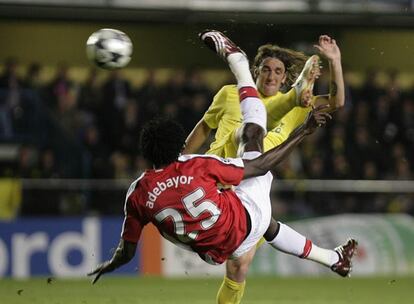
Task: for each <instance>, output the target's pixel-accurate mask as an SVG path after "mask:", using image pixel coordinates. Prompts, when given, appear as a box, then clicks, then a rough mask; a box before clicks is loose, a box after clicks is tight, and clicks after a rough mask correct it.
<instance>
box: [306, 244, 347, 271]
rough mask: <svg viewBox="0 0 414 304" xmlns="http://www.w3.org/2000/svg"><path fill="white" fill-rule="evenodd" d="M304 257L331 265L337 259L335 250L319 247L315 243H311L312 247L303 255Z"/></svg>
mask: <svg viewBox="0 0 414 304" xmlns="http://www.w3.org/2000/svg"><path fill="white" fill-rule="evenodd" d="M305 259H307V260H311V261H315V262H318V263H320V264H322V265H325V266H328V267H331V266H332V265H333V264H335V263H336V262H338V261H339V256H338V254H337V253H336V251H335V250H332V249H325V248H321V247H318V246H316V245H315V244H312V249H311V251H310V252H309V254H308V256H307V257H305Z"/></svg>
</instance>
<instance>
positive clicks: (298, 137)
mask: <svg viewBox="0 0 414 304" xmlns="http://www.w3.org/2000/svg"><path fill="white" fill-rule="evenodd" d="M328 107H329V105H321V106H318V107H317V108H314V109H313V110H312V111H311V112H310V113H309V114H308V117H307V118H306V120H305V122H304V123H303V124H302V125H301V126H299V127H298V128H296V129H295V130H294V131H293V132H292V134H291V135H290V136H289V138H288V139H287V140H286V141H285V142H283V143H282V144H281V145H279V146H277V147H275V148H273V149H271V150H269V151H267V152H266V153H264V154H262V155H261V156H259V157H258V158H255V159H252V160H243V162H244V176H243V179H246V178H250V177H254V176H260V175H264V174H266V173H267V172H268V171H270V170H272V169H274V168H275V167H276V166H277V165H278V164H279V163H281V162H282V161H283V160H284V159H286V158H287V156H288V155H289V154H290V152H291V151H292V150H293V148H294V147H296V146H297V145H298V144H299V143H300V142H301V141H302V140H303V139H304V138H305V137H306V136H307V135H309V134H312V133H313V132H315V130H316V129H317V128H318V127H321V126H323V125H325V124H326V121H327V120H329V119H331V115H329V114H328V113H326V112H324V111H326V109H327V108H328Z"/></svg>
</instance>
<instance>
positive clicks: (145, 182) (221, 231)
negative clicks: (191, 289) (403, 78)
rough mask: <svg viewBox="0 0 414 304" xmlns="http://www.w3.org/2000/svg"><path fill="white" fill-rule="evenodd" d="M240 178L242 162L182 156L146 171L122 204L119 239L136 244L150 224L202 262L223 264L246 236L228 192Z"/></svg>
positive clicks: (231, 193) (242, 216) (237, 201)
mask: <svg viewBox="0 0 414 304" xmlns="http://www.w3.org/2000/svg"><path fill="white" fill-rule="evenodd" d="M243 172H244V165H243V161H242V160H241V159H240V158H236V159H231V158H228V159H222V158H219V157H217V156H212V155H208V156H207V155H184V156H180V157H179V159H178V161H176V162H174V163H172V164H170V165H169V166H167V167H165V168H163V169H158V170H147V171H146V172H145V173H143V174H142V175H141V176H140V177H139V178H138V179H137V180H136V181H134V182H133V183H132V184H131V186H130V188H129V190H128V194H127V198H126V202H125V220H124V226H123V230H122V238H123V239H124V240H126V241H129V242H134V243H135V242H138V240H139V238H140V235H141V230H142V228H143V227H144V226H145V225H146V224H147V223H149V222H152V223H153V224H154V225H155V226H156V227H157V228H158V230H159V231H160V233H161V234H162V235H163V236H164V237H165V238H167V239H168V240H170V241H172V242H174V243H176V244H177V245H179V246H181V245H182V246H184V247H186V248H187V249H190V250H192V251H194V252H196V253H198V254H199V256H200V257H201V258H202V259H203V260H205V261H206V262H209V263H212V264H221V263H223V262H224V261H225V260H226V259H227V258H228V257H229V256H230V255H231V254H232V253H233V252H234V251H235V250H236V249H237V248H238V247H239V246H240V244H241V243H242V242H243V240H244V239H245V237H246V234H247V221H246V210H245V209H244V207H243V205H242V203H241V201H240V199H239V198H238V197H237V195H236V194H235V193H234V191H232V190H223V191H219V190H218V189H217V183H221V184H223V185H238V184H239V183H240V182H241V180H242V178H243Z"/></svg>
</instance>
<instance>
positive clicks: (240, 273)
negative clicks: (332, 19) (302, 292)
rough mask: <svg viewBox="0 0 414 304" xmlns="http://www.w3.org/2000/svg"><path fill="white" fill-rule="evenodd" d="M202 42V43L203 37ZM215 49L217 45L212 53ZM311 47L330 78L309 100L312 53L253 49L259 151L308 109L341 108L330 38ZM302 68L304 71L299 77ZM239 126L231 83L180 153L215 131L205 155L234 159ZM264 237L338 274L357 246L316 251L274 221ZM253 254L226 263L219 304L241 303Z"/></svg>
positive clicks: (336, 53) (315, 62)
mask: <svg viewBox="0 0 414 304" xmlns="http://www.w3.org/2000/svg"><path fill="white" fill-rule="evenodd" d="M214 32H215V31H212V32H211V33H214ZM204 35H205V34H204ZM212 35H213V36H214V37H215V40H216V41H218V40H220V39H228V38H227V37H225V36H224V35H223V34H222V33H219V32H215V33H214V34H212ZM201 38H202V40H203V34H202V35H201ZM218 48H219V46H218V45H217V46H216V51H217V49H218ZM315 48H316V49H317V50H318V51H319V53H320V55H322V56H324V57H325V58H326V59H327V60H328V62H329V69H330V76H331V83H330V92H329V95H325V96H312V90H313V84H314V82H315V79H316V78H317V77H318V76H319V72H320V71H319V57H318V56H316V55H314V56H311V57H310V58H309V59H308V60H306V59H307V57H306V56H305V55H304V54H303V53H300V52H296V51H293V50H289V49H284V48H280V47H278V46H275V45H269V44H267V45H263V46H261V47H259V49H258V53H257V55H256V57H255V60H254V62H253V65H252V71H251V72H252V74H253V77H254V79H255V81H256V86H257V89H258V92H259V97H260V99H261V100H262V101H263V103H264V105H265V108H266V111H267V129H268V133H267V135H266V137H265V139H264V142H263V144H264V151H267V150H269V149H271V148H273V147H275V146H278V145H280V144H281V143H282V142H283V141H285V140H286V139H287V138H288V137H289V135H290V134H291V132H292V131H293V130H294V129H296V127H298V126H299V125H300V124H302V123H303V122H304V120H305V118H306V116H307V114H308V112H309V111H310V109H311V107H310V105H321V104H329V107H328V108H327V109H328V110H329V111H330V112H332V111H335V110H336V109H338V108H340V107H342V106H343V105H344V99H345V97H344V83H343V76H342V67H341V54H340V50H339V48H338V46H337V45H336V42H335V40H334V39H332V38H330V37H328V36H326V35H322V36H320V38H319V43H318V44H317V45H315ZM217 52H218V51H217ZM305 62H306V63H305ZM301 69H303V70H302V72H301V73H300V75H299V71H300V70H301ZM298 75H299V76H298ZM295 79H296V81H295ZM283 86H286V87H291V86H292V87H293V88H292V89H290V90H289V91H288V92H287V93H281V92H280V89H281V88H282V87H283ZM241 122H242V115H241V110H240V101H239V92H238V88H237V86H236V85H228V86H224V87H223V88H222V89H221V90H220V91H219V92H218V93H217V94H216V96H215V97H214V100H213V103H212V104H211V106H210V108H209V109H208V110H207V112H206V113H205V114H204V116H203V118H202V119H201V120H200V122H199V123H198V124H197V125H196V127H195V128H194V129H193V131H192V132H191V134H190V135H189V136H188V138H187V141H186V148H185V150H184V153H195V152H196V151H197V150H198V149H199V148H200V146H201V145H202V144H203V143H204V141H205V140H206V139H207V138H208V136H209V134H210V132H211V131H212V130H213V129H216V134H215V140H214V142H213V143H212V144H211V146H210V149H209V150H208V152H207V153H208V154H215V155H219V156H222V157H236V156H237V151H238V149H240V148H243V147H238V140H237V138H238V135H239V133H240V132H239V131H238V129H239V127H240V126H241ZM264 237H265V239H266V240H267V241H268V243H269V244H270V245H271V246H272V247H274V248H275V249H277V250H280V251H282V252H285V253H288V254H292V255H295V256H298V257H300V258H305V259H309V260H313V261H316V262H319V263H321V264H322V265H325V266H328V267H330V268H331V269H332V270H333V271H334V272H336V273H338V274H340V275H341V276H348V275H349V271H350V268H348V269H347V270H346V271H343V270H344V268H343V266H344V265H342V264H341V263H342V262H341V260H342V259H343V256H344V254H343V253H345V255H346V254H347V253H352V254H353V252H354V250H355V248H356V245H357V244H356V242H355V241H354V240H349V241H348V242H347V243H346V244H345V245H343V246H340V247H338V248H336V250H329V249H324V248H320V247H318V246H316V245H315V244H313V243H312V242H311V241H310V240H308V239H307V238H306V237H305V236H303V235H301V234H300V233H298V232H297V231H295V230H293V229H292V228H290V227H289V226H287V225H285V224H283V223H280V222H277V221H276V220H274V219H272V222H271V225H270V227H269V229H268V231H267V232H266V234H265V235H264ZM352 254H351V257H352ZM253 256H254V252H253V253H252V255H251V256H250V257H247V258H245V259H244V260H238V261H237V262H235V261H232V260H228V261H227V263H226V276H225V278H224V281H223V284H222V285H221V287H220V290H219V292H218V295H217V302H218V303H220V304H222V303H228V304H230V303H240V301H241V298H242V296H243V292H244V287H245V279H246V275H247V270H248V266H249V265H250V263H251V261H252V259H253Z"/></svg>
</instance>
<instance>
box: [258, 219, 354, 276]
mask: <svg viewBox="0 0 414 304" xmlns="http://www.w3.org/2000/svg"><path fill="white" fill-rule="evenodd" d="M264 237H265V239H266V240H267V241H268V244H269V245H271V246H272V247H273V248H275V249H277V250H279V251H282V252H284V253H287V254H291V255H294V256H297V257H299V258H302V259H306V260H311V261H314V262H318V263H319V264H322V265H324V266H327V267H329V268H331V270H332V271H334V272H336V273H337V274H339V275H340V276H342V277H346V276H349V274H350V272H351V270H352V261H351V260H352V257H353V255H354V254H355V251H356V248H357V246H358V243H357V241H355V240H354V239H349V240H348V241H347V243H346V244H344V245H342V246H339V247H337V248H335V249H334V250H332V249H325V248H321V247H319V246H317V245H315V244H314V243H312V241H311V240H309V239H307V238H306V237H305V236H304V235H302V234H300V233H299V232H297V231H296V230H293V229H292V228H291V227H289V226H288V225H286V224H283V223H281V222H276V221H275V220H273V219H272V221H271V225H270V226H269V229H268V231H267V232H266V234H265V236H264Z"/></svg>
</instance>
